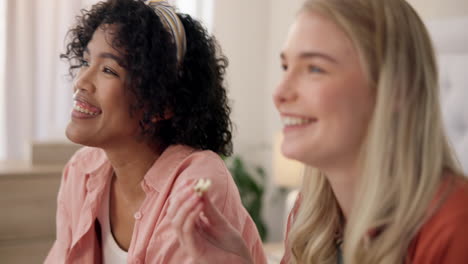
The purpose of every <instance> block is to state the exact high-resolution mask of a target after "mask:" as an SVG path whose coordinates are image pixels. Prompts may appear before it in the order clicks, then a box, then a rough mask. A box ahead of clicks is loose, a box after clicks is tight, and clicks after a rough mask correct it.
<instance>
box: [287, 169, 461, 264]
mask: <svg viewBox="0 0 468 264" xmlns="http://www.w3.org/2000/svg"><path fill="white" fill-rule="evenodd" d="M452 179H454V178H450V179H447V180H446V181H444V182H443V184H441V187H440V188H439V192H438V194H437V196H436V197H435V199H434V201H433V203H432V204H433V205H436V206H437V207H436V208H437V210H436V211H435V212H434V213H433V214H432V216H431V217H430V218H429V219H428V220H427V221H426V222H425V223H424V224H423V226H422V227H421V229H420V230H419V232H418V233H417V234H416V236H415V238H414V239H413V240H412V242H411V245H410V247H409V249H408V255H407V256H408V257H409V263H411V264H452V263H453V264H458V263H460V264H461V263H468V180H467V179H461V178H456V179H454V181H452ZM439 202H441V203H439ZM300 203H301V195H298V199H297V200H296V204H295V206H294V208H293V209H292V210H291V213H290V214H289V217H288V225H287V231H286V237H287V236H288V233H289V230H290V228H291V225H292V223H293V222H294V215H296V214H297V210H298V208H299V205H300ZM439 204H440V205H439ZM291 258H292V253H291V249H290V248H289V247H288V240H287V239H286V241H285V254H284V256H283V259H282V260H281V264H287V263H289V260H290V259H291Z"/></svg>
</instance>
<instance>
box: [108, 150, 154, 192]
mask: <svg viewBox="0 0 468 264" xmlns="http://www.w3.org/2000/svg"><path fill="white" fill-rule="evenodd" d="M105 152H106V155H107V157H108V159H109V161H110V163H111V164H112V168H113V169H114V174H115V177H114V179H113V184H115V186H116V189H117V190H118V192H121V193H122V194H123V195H124V196H125V197H126V199H128V200H130V201H131V200H138V199H139V198H141V196H142V195H144V192H143V189H142V188H141V182H142V180H143V178H144V177H145V175H146V173H147V172H148V170H149V169H150V168H151V167H152V166H153V164H154V162H155V161H156V160H157V159H158V158H159V156H160V154H161V152H160V151H156V150H155V149H154V148H151V147H150V146H148V144H146V143H145V142H132V143H129V144H125V145H122V146H118V147H114V148H112V149H105Z"/></svg>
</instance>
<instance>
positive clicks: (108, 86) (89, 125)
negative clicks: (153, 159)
mask: <svg viewBox="0 0 468 264" xmlns="http://www.w3.org/2000/svg"><path fill="white" fill-rule="evenodd" d="M113 29H115V28H114V27H113V26H106V27H104V28H101V27H99V28H98V29H96V31H95V32H94V34H93V37H92V39H91V41H90V42H89V43H88V45H87V48H86V50H85V52H84V55H83V62H82V65H81V68H80V69H79V71H78V74H77V76H76V79H75V83H74V88H73V89H74V95H73V110H72V113H71V120H70V122H69V124H68V126H67V129H66V135H67V137H68V138H69V139H70V140H71V141H73V142H75V143H79V144H83V145H87V146H94V147H101V148H106V147H110V146H112V144H122V143H125V142H127V141H131V140H134V139H135V138H136V136H137V135H138V132H139V129H138V118H136V116H135V117H132V116H131V115H130V112H129V107H130V104H131V103H132V99H131V98H133V96H131V93H130V92H129V91H126V88H125V78H126V74H127V73H126V70H125V68H123V67H122V58H121V55H120V54H119V52H118V51H117V50H115V49H114V48H112V46H111V45H110V44H109V43H111V40H112V30H113Z"/></svg>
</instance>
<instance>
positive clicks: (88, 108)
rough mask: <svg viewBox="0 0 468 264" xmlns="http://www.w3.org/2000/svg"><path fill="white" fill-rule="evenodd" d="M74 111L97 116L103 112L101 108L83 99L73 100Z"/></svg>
mask: <svg viewBox="0 0 468 264" xmlns="http://www.w3.org/2000/svg"><path fill="white" fill-rule="evenodd" d="M73 111H74V112H78V113H80V114H83V115H87V116H90V117H91V116H97V115H99V114H101V113H102V111H101V109H99V108H97V107H95V106H93V105H91V104H88V103H86V102H84V101H81V100H76V99H75V100H74V101H73Z"/></svg>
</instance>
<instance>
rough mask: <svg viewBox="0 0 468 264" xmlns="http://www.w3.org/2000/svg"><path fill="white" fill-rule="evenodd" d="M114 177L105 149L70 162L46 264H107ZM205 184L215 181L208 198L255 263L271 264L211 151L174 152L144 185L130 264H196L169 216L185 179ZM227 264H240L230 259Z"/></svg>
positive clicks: (163, 158)
mask: <svg viewBox="0 0 468 264" xmlns="http://www.w3.org/2000/svg"><path fill="white" fill-rule="evenodd" d="M111 174H112V167H111V164H110V162H109V161H108V159H107V157H106V155H105V153H104V151H103V150H101V149H97V148H89V147H85V148H83V149H81V150H79V151H78V152H77V153H76V154H75V155H74V156H73V157H72V158H71V160H70V161H69V162H68V164H67V165H66V167H65V169H64V173H63V177H62V182H61V186H60V190H59V194H58V207H57V238H56V241H55V243H54V245H53V247H52V249H51V250H50V252H49V254H48V256H47V258H46V260H45V263H51V264H52V263H53V264H56V263H61V264H62V263H102V262H101V258H102V256H101V249H100V243H99V242H98V237H97V236H96V230H95V229H96V228H97V226H98V225H96V217H97V214H98V212H99V211H100V206H101V204H102V200H103V198H104V197H103V193H104V187H105V185H106V182H107V181H108V180H109V178H110V177H111ZM199 178H208V179H210V180H211V182H212V185H211V188H210V190H209V191H208V192H207V193H206V195H208V196H209V197H210V199H211V200H212V201H213V203H214V205H215V206H216V207H217V208H218V209H219V210H220V211H221V212H222V213H223V215H224V216H225V217H226V218H227V219H228V221H229V222H230V223H231V224H232V225H233V226H234V228H236V229H237V230H238V231H239V232H240V234H241V235H242V237H243V239H244V240H245V242H246V244H247V247H248V248H249V250H250V252H251V254H252V256H253V259H254V261H255V263H266V258H265V255H264V253H263V249H262V243H261V240H260V237H259V235H258V232H257V228H256V226H255V224H254V222H253V221H252V219H251V218H250V216H249V215H248V213H247V211H246V210H245V208H244V207H243V206H242V203H241V200H240V197H239V192H238V190H237V187H236V185H235V183H234V181H233V179H232V177H231V175H230V174H229V172H228V170H227V168H226V166H225V164H224V162H223V161H222V160H221V159H220V157H219V156H218V155H217V154H215V153H213V152H211V151H199V150H195V149H193V148H190V147H187V146H181V145H177V146H170V147H168V148H167V149H166V150H165V151H164V152H163V153H162V154H161V156H160V157H159V158H158V159H157V160H156V162H155V163H154V164H153V166H152V167H151V168H150V169H149V170H148V172H147V174H146V175H145V177H144V179H143V181H142V183H141V186H142V188H143V190H144V192H145V193H146V198H145V200H144V201H143V203H142V205H141V208H140V210H139V211H138V212H136V213H135V226H134V229H133V235H132V240H131V244H130V248H129V250H128V258H127V263H148V264H149V263H158V264H186V263H193V261H192V260H191V258H190V257H189V256H188V255H187V254H186V253H185V251H184V250H183V248H181V247H180V245H179V243H178V239H177V237H176V233H175V232H174V231H173V229H172V228H171V226H170V221H171V219H168V218H166V210H167V207H168V199H169V197H170V196H171V193H172V190H173V189H174V188H177V186H180V185H181V184H182V181H183V180H185V179H191V180H196V179H199ZM207 243H208V242H207ZM227 263H235V262H234V261H233V260H231V259H230V258H229V257H228V256H226V261H225V263H224V264H227Z"/></svg>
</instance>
